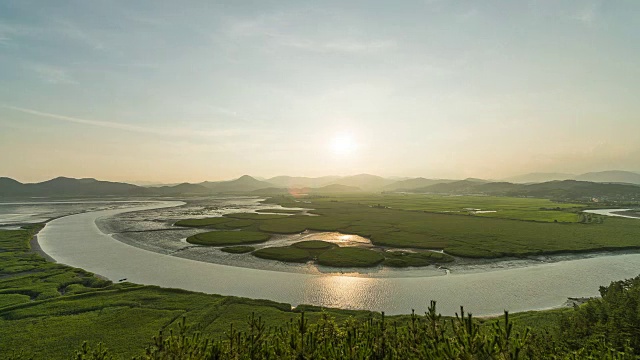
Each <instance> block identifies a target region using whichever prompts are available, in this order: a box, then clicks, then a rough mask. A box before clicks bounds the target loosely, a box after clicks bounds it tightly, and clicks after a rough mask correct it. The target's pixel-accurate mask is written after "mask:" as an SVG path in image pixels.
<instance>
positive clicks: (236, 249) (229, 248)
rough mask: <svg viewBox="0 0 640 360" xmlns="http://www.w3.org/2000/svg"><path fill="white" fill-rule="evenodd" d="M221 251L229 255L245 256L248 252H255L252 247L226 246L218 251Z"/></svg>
mask: <svg viewBox="0 0 640 360" xmlns="http://www.w3.org/2000/svg"><path fill="white" fill-rule="evenodd" d="M220 250H221V251H224V252H227V253H230V254H245V253H248V252H252V251H253V250H255V248H254V247H253V246H242V245H240V246H227V247H223V248H222V249H220Z"/></svg>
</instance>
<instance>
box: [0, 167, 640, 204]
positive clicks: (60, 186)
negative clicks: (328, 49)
mask: <svg viewBox="0 0 640 360" xmlns="http://www.w3.org/2000/svg"><path fill="white" fill-rule="evenodd" d="M550 178H551V179H552V180H547V179H550ZM359 191H364V192H415V193H434V194H486V195H507V196H542V197H556V198H578V197H590V196H607V197H611V196H614V197H618V198H628V197H629V196H631V197H635V196H640V174H638V173H633V172H628V171H604V172H593V173H587V174H581V175H577V176H574V175H569V174H549V173H539V174H526V175H522V176H519V177H514V178H512V179H511V182H508V181H489V180H482V179H473V178H468V179H465V180H454V179H427V178H422V177H418V178H411V179H405V180H395V179H390V178H383V177H380V176H375V175H369V174H359V175H354V176H345V177H338V176H324V177H318V178H308V177H292V176H277V177H274V178H270V179H266V180H258V179H256V178H254V177H251V176H249V175H244V176H242V177H240V178H238V179H234V180H229V181H205V182H202V183H198V184H191V183H182V184H178V185H165V186H154V187H143V186H138V185H132V184H127V183H120V182H111V181H100V180H96V179H91V178H85V179H73V178H66V177H58V178H55V179H51V180H48V181H43V182H40V183H27V184H23V183H20V182H18V181H16V180H14V179H11V178H7V177H1V178H0V196H1V197H68V196H108V195H109V196H176V195H211V194H225V193H226V194H238V193H245V194H254V195H273V194H285V193H290V192H296V193H347V192H359Z"/></svg>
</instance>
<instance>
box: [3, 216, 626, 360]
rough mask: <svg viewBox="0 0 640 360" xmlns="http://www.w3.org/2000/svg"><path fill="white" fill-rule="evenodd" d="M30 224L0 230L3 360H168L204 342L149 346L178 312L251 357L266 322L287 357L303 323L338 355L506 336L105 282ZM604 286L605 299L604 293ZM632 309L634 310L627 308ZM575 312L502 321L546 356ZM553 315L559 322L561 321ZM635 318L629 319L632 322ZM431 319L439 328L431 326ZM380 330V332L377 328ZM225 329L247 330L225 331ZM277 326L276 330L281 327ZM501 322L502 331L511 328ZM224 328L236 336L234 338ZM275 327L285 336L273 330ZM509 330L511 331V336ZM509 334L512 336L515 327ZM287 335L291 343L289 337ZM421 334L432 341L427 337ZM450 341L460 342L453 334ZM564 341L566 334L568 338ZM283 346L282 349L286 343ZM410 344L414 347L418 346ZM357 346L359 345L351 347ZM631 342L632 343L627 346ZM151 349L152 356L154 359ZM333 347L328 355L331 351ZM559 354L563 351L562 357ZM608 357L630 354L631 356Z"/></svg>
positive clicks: (456, 346) (486, 327)
mask: <svg viewBox="0 0 640 360" xmlns="http://www.w3.org/2000/svg"><path fill="white" fill-rule="evenodd" d="M37 230H38V227H34V228H32V229H25V230H12V231H0V354H1V355H2V357H3V358H12V357H14V358H15V357H17V358H21V359H30V358H34V359H69V358H79V359H80V358H85V357H76V356H75V351H76V350H77V349H80V348H81V345H82V343H83V342H84V341H87V342H88V343H90V344H91V345H92V346H93V348H95V346H96V344H97V343H99V342H101V343H103V345H104V347H105V348H106V349H108V357H107V358H111V356H114V358H122V359H126V358H131V357H132V356H136V355H142V354H143V353H144V351H145V348H146V349H147V350H151V351H152V355H150V356H149V357H148V358H169V357H166V356H169V352H171V351H173V350H179V351H177V352H175V353H173V354H174V355H175V356H174V357H171V358H178V355H177V354H183V355H184V354H186V353H189V351H190V350H188V349H191V348H192V347H193V346H194V345H198V346H200V345H202V343H198V342H197V341H199V340H195V338H193V339H191V338H178V339H175V338H173V339H174V340H176V341H170V342H166V343H165V345H166V346H167V348H166V350H167V352H164V355H163V356H160V355H159V354H161V353H163V351H164V350H161V348H159V347H155V346H154V345H153V344H154V340H153V339H152V337H153V336H156V335H157V334H158V331H159V330H167V329H172V328H175V327H176V325H177V324H180V323H181V322H182V319H183V318H184V317H186V318H187V319H188V322H189V323H190V324H192V325H193V326H192V328H191V329H190V330H189V331H188V332H187V336H189V335H190V334H194V331H199V332H201V333H202V334H204V336H205V337H206V338H209V339H213V340H214V341H216V346H223V348H220V350H221V351H222V352H223V353H225V354H226V355H225V356H223V358H230V359H231V358H240V357H241V356H236V355H234V354H236V353H226V352H227V351H232V350H231V349H228V347H229V346H231V345H230V343H229V342H228V339H230V338H233V339H237V341H238V342H236V343H235V344H236V350H235V351H236V352H237V351H238V350H241V353H242V354H245V355H246V356H249V355H250V354H252V353H253V352H252V351H253V350H251V349H254V346H256V345H258V346H261V345H259V344H260V343H258V342H256V339H259V338H260V337H259V336H258V335H260V334H265V335H266V333H265V332H263V330H266V329H272V327H273V326H280V327H281V328H279V329H280V330H278V329H275V328H274V329H275V330H273V334H272V335H273V337H265V338H263V339H262V342H263V343H264V342H267V343H266V345H267V347H260V349H262V350H265V349H267V348H271V347H270V346H272V345H274V344H277V345H278V346H281V347H282V348H283V349H289V350H288V351H289V352H287V354H290V355H291V357H294V355H295V354H296V353H297V354H301V353H304V351H301V350H300V348H299V347H298V345H297V344H298V343H300V344H303V342H302V339H303V338H304V337H305V336H306V335H305V331H309V334H307V335H311V336H312V337H313V340H314V341H313V343H314V344H315V341H316V340H319V341H331V343H328V345H327V346H328V347H330V348H329V350H331V349H344V351H347V350H349V351H350V352H348V353H346V352H344V353H343V352H340V354H345V355H344V357H345V358H350V357H352V358H369V357H371V356H372V355H371V353H370V352H369V349H377V350H376V351H379V350H380V349H381V348H380V347H379V346H380V344H387V345H388V349H396V351H400V349H402V351H403V352H402V354H404V355H402V357H403V358H425V357H426V356H427V355H428V354H431V355H433V354H434V353H436V351H435V350H438V349H439V350H442V351H443V352H442V353H441V355H442V356H445V355H446V354H449V352H448V351H450V350H453V351H455V352H456V354H458V355H459V356H455V357H457V358H461V356H462V354H466V355H465V356H464V358H475V357H474V356H472V355H473V354H475V353H476V352H475V350H473V349H481V348H482V346H486V345H488V346H489V347H488V348H487V349H494V350H495V349H496V348H495V346H493V345H491V344H493V342H492V339H493V340H496V339H500V338H503V337H504V335H505V333H504V332H503V331H501V330H500V331H498V332H496V331H495V329H496V322H495V321H494V320H481V321H480V322H478V323H476V322H472V321H471V318H470V317H469V318H467V317H464V318H462V319H453V320H451V322H450V324H449V325H450V326H448V327H447V324H448V322H449V319H445V318H442V319H440V317H439V316H436V315H435V313H433V314H431V313H430V314H428V315H427V316H424V317H421V316H410V315H400V316H392V317H387V320H386V321H387V322H386V323H387V325H386V327H385V326H384V325H381V323H380V320H381V318H382V317H381V315H380V314H375V313H370V312H366V311H349V310H337V309H321V308H318V307H316V306H308V305H300V306H298V307H297V308H296V310H292V309H291V306H290V305H289V304H282V303H276V302H272V301H266V300H252V299H244V298H236V297H224V296H219V295H207V294H202V293H194V292H189V291H184V290H179V289H163V288H159V287H155V286H142V285H136V284H131V283H119V284H113V283H111V282H110V281H106V280H101V279H98V278H97V277H95V276H94V275H93V274H91V273H89V272H86V271H84V270H82V269H75V268H71V267H67V266H64V265H59V264H55V263H49V262H46V261H45V260H44V259H43V258H42V257H40V256H39V255H37V254H33V253H30V252H29V239H30V238H31V237H32V235H33V234H34V232H35V231H37ZM305 245H309V244H305ZM316 245H317V244H316ZM303 246H304V245H303ZM312 247H317V246H312ZM343 249H347V248H343ZM611 288H614V290H617V291H619V289H624V287H622V286H616V287H613V286H612V287H611ZM636 290H637V289H636ZM601 291H602V288H601ZM612 291H613V290H611V291H608V293H609V292H612ZM608 293H607V295H606V296H605V298H606V299H609V298H612V296H611V295H610V294H608ZM612 299H613V300H615V301H613V300H612V302H613V303H614V305H617V307H614V308H613V309H614V310H616V309H619V310H620V311H627V310H626V309H627V308H626V306H623V305H620V304H622V303H621V302H620V301H618V300H617V298H612ZM628 299H629V300H634V299H635V300H634V301H635V304H636V307H637V295H634V294H629V296H628ZM588 304H589V303H588ZM597 304H598V303H596V305H597ZM630 309H631V310H632V311H635V310H633V308H630ZM582 310H583V309H582V307H581V308H579V309H577V310H573V309H561V310H552V311H543V312H528V313H522V314H516V315H511V316H510V319H511V320H512V323H515V326H514V329H518V330H520V329H523V328H524V326H531V327H533V332H534V335H533V336H532V337H530V338H529V339H530V341H529V342H527V343H528V344H529V345H528V346H529V350H528V351H527V352H525V353H524V355H523V356H524V358H546V357H547V355H550V354H558V351H562V352H565V351H567V350H572V348H571V349H567V348H565V347H564V345H563V343H559V342H558V341H562V340H563V338H562V336H563V335H562V334H564V333H559V332H558V329H559V327H558V323H561V324H564V325H563V326H564V327H563V328H562V329H565V330H566V329H567V326H569V328H568V330H570V331H573V332H569V334H573V333H576V334H578V335H580V334H581V333H580V332H579V331H583V330H582V328H581V327H580V326H582V327H584V328H586V330H584V331H590V330H589V329H590V328H589V326H591V325H590V324H589V323H588V321H586V320H581V319H582V318H578V317H577V316H578V315H580V314H581V312H584V313H588V312H587V311H582ZM301 311H304V312H305V315H304V319H301V315H300V313H299V312H301ZM616 311H617V310H616ZM627 313H628V312H627ZM608 314H609V312H607V313H605V315H606V316H605V317H606V318H609V317H610V316H609V315H608ZM566 315H570V316H573V317H576V319H577V320H575V321H573V322H568V320H567V319H572V318H568V317H567V316H566ZM618 315H619V314H617V315H616V316H618ZM627 315H630V316H632V315H633V314H631V313H628V314H627ZM636 315H637V314H636ZM252 316H253V318H254V319H260V320H259V324H262V325H258V326H255V324H256V323H248V322H247V319H249V318H250V317H252ZM327 319H328V320H327ZM333 319H335V320H333ZM612 319H613V320H610V321H609V323H616V324H617V321H618V320H620V319H622V320H624V321H628V316H627V317H623V318H618V317H612ZM635 319H637V316H636V317H635ZM467 320H468V321H467ZM498 320H500V319H498ZM561 320H564V321H563V322H561ZM434 321H436V322H437V323H435V322H434ZM636 323H637V321H636ZM636 323H631V324H632V326H633V325H634V324H636ZM433 324H436V325H437V326H430V325H433ZM480 324H482V325H480ZM625 324H626V322H625ZM596 325H597V324H596ZM572 327H574V328H575V329H573V328H572ZM385 328H387V330H388V331H385V330H384V329H385ZM231 329H233V330H235V331H248V332H246V333H242V334H240V333H232V331H231ZM261 329H262V330H261ZM283 329H284V330H285V331H284V332H282V331H281V330H283ZM286 329H289V330H286ZM296 329H297V330H296ZM430 329H442V331H441V332H439V333H438V335H436V334H434V333H433V332H430V331H431V330H430ZM465 329H467V330H468V331H467V330H465ZM503 329H505V330H506V329H509V326H505V327H504V328H503ZM545 329H548V330H549V334H550V335H544V332H543V330H545ZM606 329H609V330H606ZM611 329H613V330H615V331H611ZM625 329H626V328H625ZM605 330H606V333H607V334H612V335H611V336H610V337H611V338H612V339H613V340H619V341H618V342H619V343H620V342H621V343H625V341H628V339H629V337H630V336H633V335H629V334H631V333H629V334H627V333H626V332H625V331H626V330H624V329H622V330H620V331H618V330H617V327H607V328H605ZM287 331H288V332H287ZM601 332H602V330H601ZM636 332H637V330H636ZM168 333H169V332H168V331H165V332H164V334H165V335H166V334H168ZM230 334H236V336H237V337H234V336H233V335H231V336H230ZM283 334H284V335H285V336H284V337H282V336H281V335H283ZM296 334H297V335H296ZM619 334H622V337H620V336H618V335H619ZM290 335H291V336H290ZM514 335H515V334H512V337H513V336H514ZM269 336H271V335H269ZM320 336H321V337H320ZM515 336H518V338H519V335H515ZM551 336H553V337H551ZM599 336H600V334H599V333H594V335H593V336H591V338H593V339H594V340H595V341H596V342H595V343H594V344H597V343H601V342H602V339H601V338H600V337H599ZM625 336H626V337H625ZM507 337H508V336H507ZM507 337H504V338H507ZM583 338H585V337H584V336H582V337H580V339H583ZM165 339H166V338H165ZM288 339H291V341H290V342H289V341H288ZM322 339H324V340H322ZM349 339H351V340H349ZM382 339H384V340H382ZM408 339H411V340H408ZM429 339H433V341H432V342H429V341H430V340H429ZM456 339H458V340H460V341H459V342H456ZM467 340H468V341H467ZM569 340H571V341H573V339H572V338H569ZM605 340H607V343H606V344H604V346H600V347H596V348H590V349H591V352H590V353H586V352H584V351H582V350H580V349H578V350H577V353H575V354H574V355H575V356H573V357H571V358H578V357H577V356H580V355H585V354H587V355H589V354H590V355H589V356H590V357H589V358H597V357H598V354H601V355H604V352H606V351H608V353H607V354H609V355H611V351H610V350H609V345H608V344H609V342H608V341H610V340H611V339H609V338H605ZM194 341H196V342H194ZM416 341H418V342H416ZM421 341H426V342H425V343H424V344H426V343H429V344H431V345H433V346H429V347H425V348H424V349H422V347H421V346H422V344H423V342H421ZM434 341H435V342H434ZM531 341H533V342H531ZM333 342H336V343H335V344H334V343H333ZM583 342H584V341H583ZM636 343H637V339H636ZM156 344H157V342H156ZM285 344H287V345H286V346H285ZM522 344H524V343H521V342H520V340H517V339H516V340H515V341H514V342H513V344H512V346H522ZM570 344H571V343H570ZM580 344H582V343H578V345H579V346H582V345H580ZM586 344H587V345H588V344H589V343H588V342H587V343H586ZM289 345H290V347H289V348H287V346H289ZM494 345H495V344H494ZM183 346H186V348H185V347H183ZM531 346H532V347H531ZM175 347H177V348H175ZM303 347H304V346H303ZM162 348H164V346H163V347H162ZM174 348H175V349H174ZM178 348H179V349H178ZM238 348H239V349H238ZM418 348H420V349H422V350H421V351H418V352H416V351H417V350H416V349H418ZM180 349H181V350H180ZM308 349H317V350H322V349H324V350H327V347H323V346H320V343H318V344H317V346H315V347H311V344H309V347H308ZM356 349H361V350H362V351H360V350H358V351H356ZM411 349H413V350H411ZM429 349H431V350H429ZM448 349H449V350H448ZM500 349H501V348H500ZM418 350H419V349H418ZM427 350H428V351H427ZM635 350H636V351H637V350H638V349H637V348H635ZM313 351H316V350H313ZM340 351H343V350H340ZM425 351H426V352H425ZM529 351H533V353H529ZM376 353H378V352H376ZM153 354H156V355H158V356H156V357H154V356H153ZM261 354H262V353H261ZM325 354H326V355H327V356H329V355H328V354H331V351H325ZM349 354H350V355H349ZM366 354H369V355H366ZM420 354H421V355H420ZM527 354H528V355H527ZM636 354H637V352H636ZM165 355H166V356H165ZM334 355H335V354H334ZM334 355H332V356H330V357H332V358H333V357H335V356H334ZM495 355H496V356H497V355H500V358H503V357H504V355H505V353H503V352H497V353H495ZM628 355H629V354H628ZM184 356H186V355H184ZM327 356H324V358H327ZM398 356H400V355H398ZM442 356H437V357H438V358H440V357H442ZM447 356H448V355H447ZM594 356H595V357H594ZM254 357H255V356H254ZM90 358H93V357H90ZM96 358H101V357H96ZM180 358H187V357H180ZM242 358H244V357H242ZM491 358H493V357H491ZM504 358H506V357H504ZM561 358H564V357H562V356H561ZM612 358H613V357H612ZM615 358H620V359H622V358H633V355H630V356H627V357H615Z"/></svg>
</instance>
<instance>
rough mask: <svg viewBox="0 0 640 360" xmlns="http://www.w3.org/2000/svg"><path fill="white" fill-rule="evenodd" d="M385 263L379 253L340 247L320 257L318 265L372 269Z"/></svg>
mask: <svg viewBox="0 0 640 360" xmlns="http://www.w3.org/2000/svg"><path fill="white" fill-rule="evenodd" d="M383 261H384V255H382V254H381V253H380V252H379V251H374V250H369V249H361V248H355V247H339V248H334V249H331V250H327V251H325V252H323V253H322V254H320V255H319V256H318V264H320V265H325V266H334V267H370V266H376V265H378V264H380V263H381V262H383Z"/></svg>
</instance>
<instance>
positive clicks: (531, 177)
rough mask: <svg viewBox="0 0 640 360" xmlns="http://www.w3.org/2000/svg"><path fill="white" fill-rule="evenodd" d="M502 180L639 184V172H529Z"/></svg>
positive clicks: (522, 182) (523, 182) (520, 182)
mask: <svg viewBox="0 0 640 360" xmlns="http://www.w3.org/2000/svg"><path fill="white" fill-rule="evenodd" d="M503 180H504V181H508V182H512V183H518V184H527V183H541V182H547V181H554V180H580V181H592V182H604V183H626V184H640V174H638V173H635V172H631V171H620V170H613V171H599V172H589V173H585V174H580V175H575V174H566V173H530V174H524V175H519V176H513V177H509V178H505V179H503Z"/></svg>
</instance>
